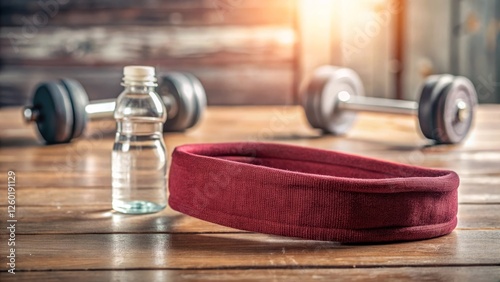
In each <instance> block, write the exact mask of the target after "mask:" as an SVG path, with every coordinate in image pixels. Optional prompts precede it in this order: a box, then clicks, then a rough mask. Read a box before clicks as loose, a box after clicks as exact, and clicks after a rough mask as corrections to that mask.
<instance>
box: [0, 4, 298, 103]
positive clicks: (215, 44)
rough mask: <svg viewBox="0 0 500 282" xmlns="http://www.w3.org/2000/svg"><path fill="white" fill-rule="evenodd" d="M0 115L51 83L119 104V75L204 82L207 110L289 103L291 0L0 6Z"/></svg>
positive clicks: (292, 54)
mask: <svg viewBox="0 0 500 282" xmlns="http://www.w3.org/2000/svg"><path fill="white" fill-rule="evenodd" d="M0 7H1V8H0V26H1V28H0V67H1V71H0V107H1V106H5V105H21V104H25V103H28V102H29V97H31V94H32V93H31V92H32V91H33V88H34V87H35V85H36V84H38V83H39V82H41V81H44V80H47V79H56V78H60V77H62V76H63V77H70V78H74V79H77V80H79V81H80V82H81V83H82V84H83V85H84V86H85V88H86V90H87V92H88V94H89V96H90V98H91V99H106V98H115V97H116V96H117V95H118V94H119V93H120V92H121V87H120V85H119V84H120V80H121V68H122V67H123V66H125V65H151V66H155V67H156V68H157V69H168V70H170V71H172V70H177V71H188V72H191V73H193V74H194V75H196V76H197V77H199V78H200V80H201V82H202V84H203V85H204V87H205V89H206V92H207V95H208V102H209V104H212V105H245V104H246V105H289V104H292V103H293V102H294V96H293V94H294V93H295V89H294V87H295V86H294V82H293V81H294V78H295V75H296V74H295V69H294V61H295V58H296V45H297V44H296V31H295V30H294V29H293V23H294V20H295V0H271V1H265V2H262V1H256V0H189V1H177V0H176V1H156V0H155V1H147V2H146V3H142V2H135V1H119V2H115V1H90V2H86V1H79V0H69V1H66V0H65V1H60V0H43V1H42V0H41V1H37V0H27V1H19V2H17V1H14V2H12V1H1V2H0Z"/></svg>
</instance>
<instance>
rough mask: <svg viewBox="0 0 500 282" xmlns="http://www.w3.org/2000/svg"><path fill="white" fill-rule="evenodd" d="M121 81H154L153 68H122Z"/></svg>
mask: <svg viewBox="0 0 500 282" xmlns="http://www.w3.org/2000/svg"><path fill="white" fill-rule="evenodd" d="M123 76H124V78H123V80H124V81H125V80H131V81H152V82H154V81H156V77H155V68H154V67H149V66H126V67H124V68H123Z"/></svg>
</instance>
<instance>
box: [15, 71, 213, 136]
mask: <svg viewBox="0 0 500 282" xmlns="http://www.w3.org/2000/svg"><path fill="white" fill-rule="evenodd" d="M157 92H158V93H159V94H160V96H161V98H162V100H163V102H164V103H165V107H166V110H167V121H166V122H165V123H164V127H163V129H164V131H166V132H167V131H183V130H185V129H188V128H191V127H192V126H194V125H195V124H196V123H197V122H198V121H199V119H200V118H201V115H202V113H203V111H204V110H205V108H206V96H205V91H204V89H203V86H202V85H201V83H200V81H199V80H198V79H197V78H196V77H194V76H193V75H191V74H187V73H168V74H166V75H163V76H161V77H160V78H159V81H158V91H157ZM115 105H116V103H115V100H114V99H109V100H97V101H92V102H89V101H88V96H87V93H86V92H85V90H84V88H83V87H82V86H81V85H80V83H78V82H77V81H75V80H72V79H61V80H58V81H49V82H44V83H41V84H40V85H39V86H38V87H37V89H36V91H35V95H34V96H33V101H32V105H31V106H27V107H25V108H24V110H23V117H24V120H25V121H26V122H36V124H37V126H38V130H39V132H40V134H41V135H42V137H43V138H44V139H45V141H46V142H47V143H49V144H55V143H65V142H69V141H71V139H73V138H76V137H78V136H80V135H81V134H82V132H83V129H84V128H85V125H86V122H87V120H96V119H105V118H112V117H113V112H114V109H115Z"/></svg>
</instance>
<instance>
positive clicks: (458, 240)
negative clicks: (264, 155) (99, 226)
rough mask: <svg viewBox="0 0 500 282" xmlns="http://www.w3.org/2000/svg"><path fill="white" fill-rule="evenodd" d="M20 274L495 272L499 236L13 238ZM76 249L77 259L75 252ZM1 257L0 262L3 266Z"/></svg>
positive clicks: (460, 233) (472, 233)
mask: <svg viewBox="0 0 500 282" xmlns="http://www.w3.org/2000/svg"><path fill="white" fill-rule="evenodd" d="M16 238H17V239H18V240H19V242H22V243H20V244H22V245H21V246H20V247H19V248H18V252H17V253H16V254H17V257H18V261H19V263H18V264H16V265H18V267H19V269H24V270H30V271H33V270H54V269H64V270H76V269H87V270H97V269H99V270H110V269H152V268H156V269H170V268H173V269H183V268H190V269H191V268H194V269H210V268H233V267H238V268H262V267H266V266H267V267H269V268H273V267H280V268H282V267H288V266H290V267H299V266H304V267H306V268H307V267H308V266H320V267H368V266H371V267H373V266H426V265H435V266H460V265H477V266H498V265H500V256H498V254H499V253H500V246H499V245H498V244H496V245H495V244H492V245H490V246H489V247H488V248H484V247H483V246H484V244H487V243H492V242H498V241H499V240H500V231H498V230H496V231H483V230H481V231H479V230H473V231H469V230H457V231H454V232H453V233H451V234H449V235H447V236H443V237H439V238H434V239H429V240H424V241H417V242H408V243H393V244H379V245H343V244H339V243H336V242H322V241H307V240H300V239H293V238H285V237H278V236H272V235H264V234H251V233H239V234H118V233H115V234H66V235H18V236H16ZM75 250H77V251H78V259H73V258H74V257H75V253H74V251H75ZM6 261H7V259H6V258H5V256H3V258H2V259H1V260H0V262H1V263H2V264H3V265H5V262H6Z"/></svg>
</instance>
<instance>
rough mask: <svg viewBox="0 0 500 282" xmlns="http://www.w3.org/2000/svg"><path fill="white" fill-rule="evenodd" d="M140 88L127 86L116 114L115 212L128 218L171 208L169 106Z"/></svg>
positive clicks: (113, 158)
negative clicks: (166, 129) (167, 134)
mask: <svg viewBox="0 0 500 282" xmlns="http://www.w3.org/2000/svg"><path fill="white" fill-rule="evenodd" d="M138 85H139V86H138ZM138 85H134V86H131V85H127V84H125V85H124V86H125V90H124V91H123V92H122V93H121V94H120V96H119V97H118V99H117V102H116V108H115V113H114V117H115V119H116V123H117V132H116V137H115V143H114V145H113V152H112V165H111V167H112V187H113V192H112V197H113V209H114V210H115V211H118V212H121V213H128V214H143V213H153V212H158V211H160V210H162V209H164V208H165V207H166V205H167V197H166V168H167V157H166V148H165V143H164V142H163V134H162V133H163V132H162V131H163V123H164V122H165V119H166V111H165V106H164V105H163V103H162V101H161V98H160V97H159V95H158V94H157V93H155V92H154V88H153V87H151V86H143V85H141V84H140V83H139V84H138Z"/></svg>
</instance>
